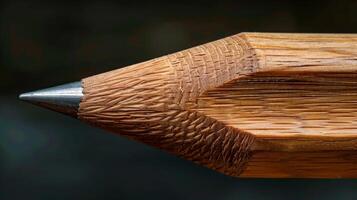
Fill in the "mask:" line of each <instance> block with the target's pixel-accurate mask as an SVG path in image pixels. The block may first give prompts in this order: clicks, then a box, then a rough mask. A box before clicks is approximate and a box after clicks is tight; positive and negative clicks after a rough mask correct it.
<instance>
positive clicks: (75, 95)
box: [19, 82, 83, 117]
mask: <svg viewBox="0 0 357 200" xmlns="http://www.w3.org/2000/svg"><path fill="white" fill-rule="evenodd" d="M82 97H83V88H82V83H81V82H74V83H68V84H64V85H60V86H56V87H51V88H47V89H43V90H37V91H34V92H28V93H24V94H21V95H20V96H19V99H20V100H23V101H27V102H29V103H32V104H35V105H38V106H41V107H44V108H47V109H50V110H54V111H56V112H60V113H63V114H67V115H70V116H74V117H76V116H77V112H78V108H79V103H80V102H81V99H82Z"/></svg>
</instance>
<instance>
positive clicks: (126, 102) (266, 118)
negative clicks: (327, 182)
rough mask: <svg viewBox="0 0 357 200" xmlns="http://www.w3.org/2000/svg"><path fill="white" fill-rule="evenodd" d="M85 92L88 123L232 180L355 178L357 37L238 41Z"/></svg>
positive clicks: (124, 73) (97, 79)
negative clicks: (202, 166) (253, 178)
mask: <svg viewBox="0 0 357 200" xmlns="http://www.w3.org/2000/svg"><path fill="white" fill-rule="evenodd" d="M83 86H84V98H83V99H82V102H81V104H80V109H79V114H78V116H79V118H80V119H82V120H84V121H87V122H89V123H91V124H93V125H96V126H100V127H102V128H105V129H107V130H110V131H112V132H115V133H118V134H121V135H125V136H127V137H129V138H131V139H134V140H138V141H141V142H144V143H147V144H149V145H152V146H155V147H158V148H161V149H163V150H166V151H168V152H171V153H173V154H175V155H178V156H180V157H183V158H185V159H188V160H192V161H194V162H196V163H198V164H201V165H204V166H206V167H209V168H211V169H214V170H217V171H219V172H222V173H225V174H227V175H232V176H242V177H324V178H333V177H357V156H356V155H357V35H342V34H272V33H244V34H238V35H234V36H231V37H227V38H224V39H221V40H217V41H214V42H211V43H207V44H204V45H201V46H197V47H194V48H191V49H187V50H183V51H181V52H177V53H174V54H170V55H167V56H163V57H160V58H156V59H153V60H150V61H147V62H143V63H139V64H136V65H132V66H129V67H125V68H121V69H118V70H114V71H111V72H107V73H103V74H100V75H96V76H93V77H89V78H86V79H83Z"/></svg>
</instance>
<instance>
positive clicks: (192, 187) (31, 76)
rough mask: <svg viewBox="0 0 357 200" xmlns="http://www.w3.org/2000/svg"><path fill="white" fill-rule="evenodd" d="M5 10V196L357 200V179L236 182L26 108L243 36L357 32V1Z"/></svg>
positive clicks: (5, 6) (1, 104)
mask: <svg viewBox="0 0 357 200" xmlns="http://www.w3.org/2000/svg"><path fill="white" fill-rule="evenodd" d="M0 6H1V7H0V44H1V46H0V47H1V49H0V93H1V94H0V199H1V200H3V199H6V200H7V199H170V200H174V199H195V200H197V199H205V200H209V199H237V198H239V199H250V200H251V199H324V200H328V199H356V198H357V180H280V179H237V178H232V177H227V176H224V175H221V174H219V173H217V172H214V171H211V170H208V169H206V168H203V167H200V166H196V165H194V164H192V163H191V162H189V161H185V160H182V159H179V158H176V157H174V156H171V155H169V154H166V153H164V152H161V151H159V150H156V149H153V148H150V147H147V146H145V145H143V144H139V143H136V142H132V141H128V140H127V139H125V138H122V137H118V136H115V135H112V134H108V133H106V132H104V131H102V130H99V129H97V128H93V127H90V126H88V125H86V124H83V123H82V122H79V121H77V120H75V119H72V118H69V117H66V116H62V115H60V114H57V113H53V112H51V111H47V110H44V109H41V108H38V107H35V106H32V105H30V104H26V103H23V102H19V101H18V100H17V95H18V94H19V93H21V92H25V91H30V90H34V89H39V88H44V87H48V86H53V85H58V84H62V83H66V82H72V81H77V80H80V79H81V78H84V77H86V76H89V75H94V74H97V73H100V72H105V71H108V70H111V69H116V68H118V67H120V66H126V65H129V64H133V63H137V62H140V61H145V60H148V59H150V58H154V57H157V56H161V55H164V54H168V53H172V52H175V51H178V50H182V49H184V48H188V47H192V46H195V45H198V44H202V43H205V42H209V41H212V40H215V39H219V38H221V37H224V36H228V35H232V34H235V33H239V32H243V31H245V32H247V31H260V32H262V31H265V32H332V33H335V32H336V33H337V32H345V33H346V32H347V33H354V32H356V31H357V1H342V0H340V1H283V0H281V1H249V0H245V1H231V2H228V1H215V3H208V2H204V1H202V2H195V3H192V2H191V3H183V2H181V3H179V1H175V2H172V3H168V2H166V3H160V2H150V3H138V2H137V3H135V2H131V3H128V2H126V3H121V2H115V1H109V2H108V1H99V0H98V1H82V2H81V1H79V2H78V1H76V2H57V3H56V2H51V3H49V2H40V1H34V0H30V1H10V0H9V1H5V2H4V1H3V2H2V3H0ZM356 164H357V163H356Z"/></svg>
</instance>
